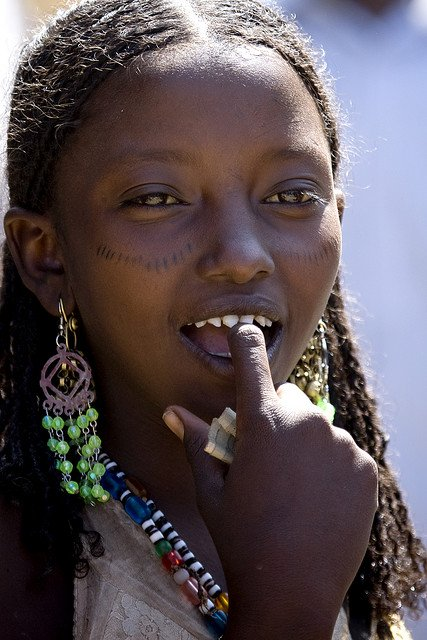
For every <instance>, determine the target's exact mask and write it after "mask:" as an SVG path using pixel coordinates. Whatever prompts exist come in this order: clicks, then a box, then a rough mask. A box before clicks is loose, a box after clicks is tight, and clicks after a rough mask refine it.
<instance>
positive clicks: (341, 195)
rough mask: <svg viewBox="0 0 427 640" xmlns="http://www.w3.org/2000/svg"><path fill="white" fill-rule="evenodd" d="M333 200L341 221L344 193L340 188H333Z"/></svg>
mask: <svg viewBox="0 0 427 640" xmlns="http://www.w3.org/2000/svg"><path fill="white" fill-rule="evenodd" d="M335 201H336V203H337V209H338V215H339V217H340V220H341V222H342V218H343V215H344V209H345V195H344V192H343V191H342V190H341V189H335Z"/></svg>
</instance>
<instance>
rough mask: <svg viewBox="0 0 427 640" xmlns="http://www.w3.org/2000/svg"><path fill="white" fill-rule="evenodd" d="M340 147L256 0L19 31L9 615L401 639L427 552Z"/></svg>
mask: <svg viewBox="0 0 427 640" xmlns="http://www.w3.org/2000/svg"><path fill="white" fill-rule="evenodd" d="M339 160H340V150H339V141H338V133H337V120H336V114H335V109H334V104H333V101H332V99H331V96H330V95H329V92H328V89H327V85H325V81H324V80H322V79H321V77H320V75H319V73H318V72H317V71H316V69H315V66H314V62H313V57H312V54H311V53H310V51H309V48H308V44H307V42H306V40H305V39H304V38H303V36H302V35H301V34H300V33H299V32H298V31H297V29H296V27H295V26H294V25H293V24H292V23H291V22H288V21H286V20H284V19H283V18H282V17H280V16H278V15H276V14H275V13H274V12H273V11H271V10H270V9H266V8H265V7H263V6H262V5H260V4H258V3H257V2H255V1H253V0H232V1H231V0H230V1H225V2H224V1H219V0H186V1H180V2H178V1H177V0H129V1H128V2H121V1H120V0H96V2H95V1H91V0H89V1H83V2H81V3H79V4H77V5H75V6H74V7H73V8H71V9H70V10H69V11H68V12H64V13H61V14H59V15H58V17H57V18H56V20H55V21H54V22H53V23H52V24H51V25H50V26H49V27H48V28H47V29H46V30H45V31H44V32H43V33H42V34H41V35H40V36H39V37H38V38H37V39H35V40H34V41H33V42H32V43H31V44H30V45H28V47H26V49H25V51H24V53H23V56H22V59H21V63H20V67H19V70H18V73H17V78H16V83H15V88H14V93H13V97H12V105H11V115H10V124H9V138H8V179H9V189H10V207H11V208H10V210H9V211H8V213H7V214H6V217H5V229H6V235H7V244H6V246H5V249H4V267H3V297H2V306H1V319H0V322H1V334H0V335H1V396H0V402H1V428H2V452H1V466H0V469H1V473H0V478H1V490H2V496H3V498H2V502H1V510H2V514H1V522H2V523H4V527H3V529H4V530H3V533H2V536H1V551H0V553H1V557H2V563H3V565H2V572H1V578H2V580H1V602H2V638H4V639H5V640H12V639H15V638H31V639H33V640H37V639H38V638H49V639H56V638H61V640H63V639H65V638H69V637H71V636H72V634H74V637H75V638H79V639H85V640H86V639H89V638H90V639H93V640H100V639H102V638H115V639H122V638H150V639H151V638H162V639H166V640H168V639H172V638H182V639H189V638H212V637H214V638H215V637H224V638H226V639H227V640H236V639H238V640H252V639H255V638H256V639H259V638H265V639H269V640H275V639H279V638H280V639H281V640H291V639H292V640H298V639H304V640H309V639H310V640H314V639H315V640H326V639H330V638H332V637H333V638H334V639H339V640H342V639H344V638H350V637H351V638H352V639H353V640H354V639H357V640H361V639H363V638H380V639H381V640H383V639H386V638H393V637H394V638H397V637H404V635H403V634H404V629H403V627H402V626H401V624H400V622H399V618H400V616H401V611H402V607H406V608H407V609H409V610H410V611H411V612H412V613H416V612H417V611H418V610H419V609H420V608H421V605H422V598H423V597H424V594H425V588H426V581H425V568H426V556H425V551H424V549H423V547H422V545H421V543H420V541H419V540H418V539H417V538H416V537H415V536H414V533H413V530H412V527H411V524H410V522H409V520H408V516H407V511H406V507H405V505H404V503H403V502H402V499H401V496H400V493H399V490H398V488H397V486H396V483H395V479H394V477H393V474H392V473H391V471H390V470H389V468H388V466H387V464H386V462H385V459H384V453H385V438H384V435H383V433H382V431H381V429H380V427H379V425H378V419H377V416H376V410H375V403H374V401H373V400H372V399H371V397H370V396H369V393H368V392H367V390H366V385H365V379H364V376H363V373H362V371H361V368H360V365H359V362H358V359H357V355H356V352H355V348H354V344H353V342H352V339H351V336H350V332H349V329H348V325H347V322H346V318H345V314H344V310H343V302H342V297H341V294H340V287H339V280H338V278H337V270H338V263H339V258H340V246H341V226H340V218H341V215H342V210H343V197H342V194H341V193H340V192H339V190H338V189H337V187H336V184H337V175H338V165H339ZM373 215H374V212H373ZM367 231H368V232H369V230H367ZM319 319H321V320H319ZM288 379H289V380H290V383H289V382H286V381H287V380H288ZM333 407H335V416H333V413H334V409H333ZM226 408H227V409H226ZM224 410H225V411H224ZM233 411H235V413H236V414H237V417H236V418H235V416H234V413H233ZM218 418H219V420H216V419H218ZM332 420H333V425H332ZM211 423H212V424H211ZM218 457H219V458H220V459H218ZM122 470H123V471H122ZM377 478H378V485H379V488H378V491H377ZM184 541H185V542H184ZM73 587H74V598H73ZM229 601H230V608H228V602H229ZM399 634H400V635H399Z"/></svg>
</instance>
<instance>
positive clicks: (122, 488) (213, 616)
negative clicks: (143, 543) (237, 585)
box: [81, 453, 228, 636]
mask: <svg viewBox="0 0 427 640" xmlns="http://www.w3.org/2000/svg"><path fill="white" fill-rule="evenodd" d="M97 461H99V463H100V465H99V466H100V467H101V466H102V465H104V467H105V468H106V472H105V474H104V475H103V476H102V478H101V479H100V483H101V484H102V488H103V489H104V493H105V495H106V496H107V497H108V492H110V493H111V494H112V495H113V497H114V498H116V499H117V500H120V501H121V503H122V504H123V507H124V509H125V511H126V513H127V514H128V515H129V516H130V518H131V519H132V520H133V521H134V522H136V523H137V524H139V525H141V527H142V529H143V530H144V532H145V533H146V534H147V536H148V537H149V538H150V541H151V542H152V543H153V545H154V547H155V552H156V554H157V555H158V556H159V558H160V559H161V562H162V564H163V566H164V567H165V569H166V570H167V571H169V572H170V574H171V575H172V577H173V580H174V582H175V583H176V584H177V585H178V586H179V587H180V588H181V590H182V592H183V593H184V594H185V596H186V597H187V599H188V600H189V601H190V602H191V603H192V604H194V605H195V606H197V607H198V608H199V610H200V611H201V613H202V614H203V615H204V616H205V618H206V622H207V625H208V627H209V629H210V630H211V631H212V632H213V633H215V634H216V635H217V636H218V635H219V636H222V634H223V633H224V631H225V626H226V623H227V613H226V612H227V611H228V595H227V594H226V593H225V592H223V591H222V590H221V588H220V587H219V586H218V585H217V584H216V582H215V580H214V579H213V577H212V576H211V574H210V573H208V572H207V571H206V570H205V568H204V567H203V565H202V563H201V562H199V560H197V558H196V557H195V555H194V554H193V553H192V552H191V551H190V549H189V548H188V547H187V544H186V542H185V541H184V540H182V538H180V536H179V534H178V533H177V532H176V531H175V529H174V528H173V525H172V524H171V523H170V522H169V521H168V519H167V518H166V516H165V514H164V513H163V511H161V510H160V509H157V507H156V505H155V503H154V501H153V500H151V499H147V500H145V499H144V498H145V497H146V492H145V488H144V487H143V486H142V484H141V483H140V482H139V481H138V480H137V479H136V478H127V477H126V475H125V473H124V472H123V471H121V470H120V469H119V467H118V466H117V464H116V463H115V462H114V461H113V460H110V458H108V456H107V455H106V454H105V453H99V455H98V456H97ZM98 487H99V489H101V487H100V486H99V485H98ZM98 487H97V488H98ZM83 489H84V487H83ZM89 492H90V488H89ZM81 493H82V494H83V490H81Z"/></svg>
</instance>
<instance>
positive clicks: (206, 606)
mask: <svg viewBox="0 0 427 640" xmlns="http://www.w3.org/2000/svg"><path fill="white" fill-rule="evenodd" d="M212 609H215V605H214V603H213V602H212V600H209V598H206V601H205V602H202V604H201V605H200V606H199V611H201V612H202V613H204V614H206V613H209V611H212Z"/></svg>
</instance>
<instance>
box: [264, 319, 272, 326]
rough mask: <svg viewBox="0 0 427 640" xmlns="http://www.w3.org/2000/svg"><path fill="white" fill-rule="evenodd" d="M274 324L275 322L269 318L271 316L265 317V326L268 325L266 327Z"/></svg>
mask: <svg viewBox="0 0 427 640" xmlns="http://www.w3.org/2000/svg"><path fill="white" fill-rule="evenodd" d="M272 324H273V323H272V321H271V320H269V318H266V319H265V326H266V327H271V325H272Z"/></svg>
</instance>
